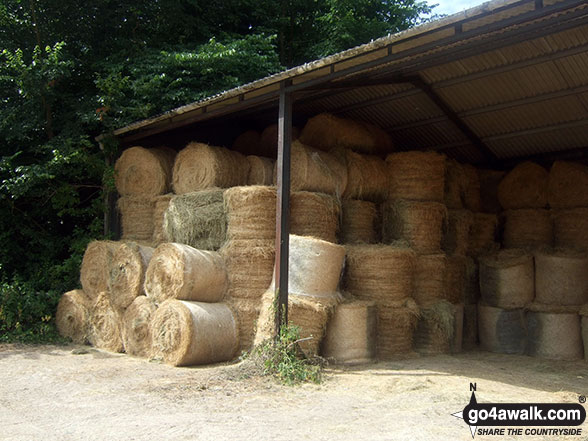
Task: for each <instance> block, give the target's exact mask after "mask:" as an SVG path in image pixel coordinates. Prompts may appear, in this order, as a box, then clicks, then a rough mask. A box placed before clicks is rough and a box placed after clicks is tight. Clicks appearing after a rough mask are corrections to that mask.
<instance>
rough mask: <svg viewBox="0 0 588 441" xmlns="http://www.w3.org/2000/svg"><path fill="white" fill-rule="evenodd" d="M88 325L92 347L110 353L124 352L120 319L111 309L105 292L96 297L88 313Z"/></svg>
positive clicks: (108, 297)
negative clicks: (89, 326)
mask: <svg viewBox="0 0 588 441" xmlns="http://www.w3.org/2000/svg"><path fill="white" fill-rule="evenodd" d="M90 325H91V328H90V333H89V336H88V339H89V340H90V343H92V345H94V346H96V347H97V348H100V349H105V350H107V351H110V352H124V346H123V341H122V335H121V329H120V328H121V317H120V314H119V313H118V312H117V311H116V310H115V309H114V308H113V307H112V304H111V303H110V296H109V295H108V293H107V292H101V293H100V294H98V296H97V297H96V300H95V302H94V303H93V305H92V310H91V312H90Z"/></svg>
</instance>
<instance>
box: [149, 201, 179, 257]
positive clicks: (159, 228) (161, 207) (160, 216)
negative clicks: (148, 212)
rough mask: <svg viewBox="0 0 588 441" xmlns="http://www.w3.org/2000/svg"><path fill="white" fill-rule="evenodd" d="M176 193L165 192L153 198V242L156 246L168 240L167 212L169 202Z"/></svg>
mask: <svg viewBox="0 0 588 441" xmlns="http://www.w3.org/2000/svg"><path fill="white" fill-rule="evenodd" d="M173 196H174V195H173V194H172V193H168V194H164V195H162V196H155V197H154V198H153V199H152V203H153V237H152V239H151V242H152V243H153V246H154V247H156V246H157V245H159V244H160V243H163V242H167V241H168V240H167V236H166V234H165V229H164V222H165V212H166V211H167V209H168V207H169V203H170V202H171V199H172V197H173Z"/></svg>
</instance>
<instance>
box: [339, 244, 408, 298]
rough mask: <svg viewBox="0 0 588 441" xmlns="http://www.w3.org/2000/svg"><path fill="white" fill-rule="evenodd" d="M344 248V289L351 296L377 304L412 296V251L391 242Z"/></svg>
mask: <svg viewBox="0 0 588 441" xmlns="http://www.w3.org/2000/svg"><path fill="white" fill-rule="evenodd" d="M345 249H346V250H347V263H346V267H345V275H344V283H345V289H346V290H347V291H349V292H350V293H352V294H353V295H354V296H355V297H357V298H358V299H360V300H368V301H375V302H376V303H377V305H378V307H379V308H380V307H381V306H382V305H387V304H388V303H389V302H391V301H396V300H402V299H405V298H407V297H411V296H412V293H413V292H414V274H415V268H416V264H417V263H416V255H415V253H414V251H412V250H410V249H409V248H400V247H396V246H392V245H348V246H346V247H345Z"/></svg>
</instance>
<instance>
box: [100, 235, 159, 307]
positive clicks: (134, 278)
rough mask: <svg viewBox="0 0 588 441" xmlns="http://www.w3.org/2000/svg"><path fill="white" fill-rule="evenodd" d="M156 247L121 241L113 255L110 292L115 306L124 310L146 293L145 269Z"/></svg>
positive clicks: (109, 280)
mask: <svg viewBox="0 0 588 441" xmlns="http://www.w3.org/2000/svg"><path fill="white" fill-rule="evenodd" d="M153 251H154V249H153V248H151V247H146V246H141V245H138V244H136V243H133V242H128V243H121V244H120V245H119V246H118V247H117V248H116V251H115V252H114V253H113V255H112V265H111V269H110V277H109V278H108V294H109V295H110V302H111V304H112V306H113V307H114V308H116V309H117V310H119V312H122V310H124V309H125V308H127V307H128V306H129V305H130V304H131V303H133V300H135V298H136V297H138V296H140V295H142V294H144V291H143V283H144V281H145V271H146V270H147V266H148V265H149V261H150V260H151V256H152V255H153Z"/></svg>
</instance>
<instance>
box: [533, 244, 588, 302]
mask: <svg viewBox="0 0 588 441" xmlns="http://www.w3.org/2000/svg"><path fill="white" fill-rule="evenodd" d="M535 296H536V298H535V300H536V301H537V302H539V303H544V304H548V305H562V306H573V305H576V306H580V305H583V304H584V303H588V256H587V255H586V254H585V253H574V252H570V251H557V252H538V253H536V254H535Z"/></svg>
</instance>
